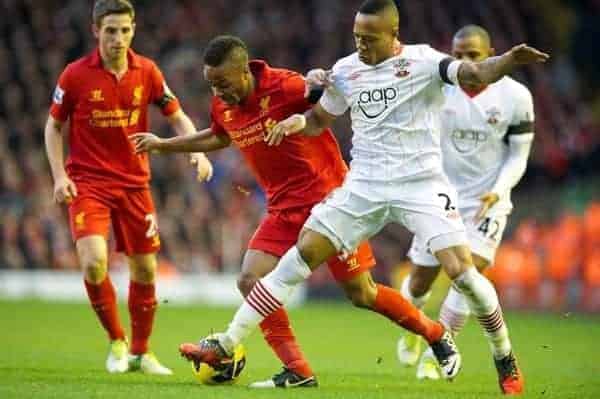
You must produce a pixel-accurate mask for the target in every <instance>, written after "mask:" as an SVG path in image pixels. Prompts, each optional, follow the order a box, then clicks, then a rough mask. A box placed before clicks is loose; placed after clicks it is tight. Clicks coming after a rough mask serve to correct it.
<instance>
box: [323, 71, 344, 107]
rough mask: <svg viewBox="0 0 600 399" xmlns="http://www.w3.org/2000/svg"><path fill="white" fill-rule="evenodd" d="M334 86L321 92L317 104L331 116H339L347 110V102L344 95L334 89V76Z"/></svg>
mask: <svg viewBox="0 0 600 399" xmlns="http://www.w3.org/2000/svg"><path fill="white" fill-rule="evenodd" d="M333 81H334V84H333V85H331V86H329V87H327V89H325V91H324V92H323V96H322V97H321V100H319V104H321V107H323V109H324V110H325V111H327V112H328V113H330V114H331V115H335V116H339V115H342V114H343V113H344V112H346V110H347V109H348V106H349V105H348V102H347V101H346V98H345V97H344V94H343V93H342V92H341V91H340V90H339V89H338V88H337V87H336V84H335V81H336V79H335V75H334V78H333Z"/></svg>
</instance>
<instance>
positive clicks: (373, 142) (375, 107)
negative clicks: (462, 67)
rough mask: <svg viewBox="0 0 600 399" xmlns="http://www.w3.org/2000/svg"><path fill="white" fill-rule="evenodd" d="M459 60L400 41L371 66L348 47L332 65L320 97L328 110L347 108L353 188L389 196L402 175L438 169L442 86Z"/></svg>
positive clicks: (451, 77) (412, 177) (399, 189)
mask: <svg viewBox="0 0 600 399" xmlns="http://www.w3.org/2000/svg"><path fill="white" fill-rule="evenodd" d="M459 64H460V61H452V59H451V58H449V56H448V55H447V54H444V53H441V52H439V51H436V50H434V49H433V48H431V47H430V46H428V45H405V46H404V47H403V48H402V50H401V52H400V53H399V54H398V55H396V56H394V57H392V58H389V59H387V60H385V61H383V62H381V63H380V64H377V65H367V64H364V63H363V62H362V61H360V59H359V58H358V54H357V53H354V54H352V55H350V56H348V57H345V58H342V59H341V60H339V61H338V62H337V63H336V64H335V65H334V66H333V70H332V81H333V85H332V86H330V87H329V88H328V89H327V90H325V93H324V95H323V97H322V98H321V100H320V104H321V106H322V107H323V109H325V111H327V112H329V113H330V114H333V115H341V114H343V113H344V112H345V111H346V110H347V109H348V108H349V109H350V117H351V120H352V130H353V137H352V145H353V148H352V150H351V155H352V162H351V164H350V172H349V174H348V176H347V180H346V183H347V184H349V185H350V188H351V189H352V190H353V191H355V192H358V193H359V194H361V195H363V196H365V197H367V198H371V199H374V200H387V199H390V198H393V197H394V195H396V196H397V193H398V192H402V183H403V182H408V181H411V180H415V179H421V178H423V177H428V176H431V175H432V174H434V173H435V174H437V173H441V171H442V159H441V148H440V125H439V113H440V110H441V107H442V104H443V102H444V96H443V93H442V87H443V86H444V83H456V79H457V77H456V75H457V71H458V66H459Z"/></svg>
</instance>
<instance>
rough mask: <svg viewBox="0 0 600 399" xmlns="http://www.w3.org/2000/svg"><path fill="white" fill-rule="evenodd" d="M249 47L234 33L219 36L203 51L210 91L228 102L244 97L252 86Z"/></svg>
mask: <svg viewBox="0 0 600 399" xmlns="http://www.w3.org/2000/svg"><path fill="white" fill-rule="evenodd" d="M248 59H249V55H248V47H247V46H246V44H245V43H244V42H243V41H242V39H240V38H239V37H236V36H228V35H225V36H218V37H216V38H214V39H213V40H211V41H210V43H208V46H207V47H206V50H205V51H204V78H205V79H206V81H207V82H208V84H209V85H210V87H211V90H212V92H213V95H215V96H216V97H219V98H220V99H222V100H223V101H224V102H226V103H227V104H231V105H236V104H239V103H241V102H242V101H244V99H245V98H246V97H248V95H249V94H250V92H252V90H254V77H253V76H252V73H251V71H250V65H249V64H248Z"/></svg>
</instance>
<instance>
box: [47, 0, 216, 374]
mask: <svg viewBox="0 0 600 399" xmlns="http://www.w3.org/2000/svg"><path fill="white" fill-rule="evenodd" d="M93 22H94V24H93V32H94V36H95V37H96V38H97V39H98V48H97V49H96V50H94V51H93V52H92V53H91V54H89V55H88V56H85V57H83V58H81V59H79V60H76V61H75V62H73V63H71V64H69V65H68V66H67V67H66V68H65V70H64V71H63V73H62V74H61V76H60V78H59V80H58V85H57V86H56V89H55V91H54V95H53V99H52V106H51V108H50V115H49V117H48V121H47V124H46V128H45V141H46V151H47V154H48V159H49V161H50V166H51V169H52V176H53V178H54V196H55V200H56V201H57V202H59V203H66V204H68V208H69V221H70V226H71V232H72V236H73V240H74V241H75V245H76V248H77V254H78V257H79V261H80V264H81V267H82V268H83V270H84V275H85V279H84V280H85V287H86V290H87V293H88V296H89V299H90V302H91V304H92V307H93V308H94V311H95V312H96V314H97V316H98V318H99V320H100V322H101V324H102V326H103V327H104V329H105V330H106V332H107V333H108V336H109V338H110V350H109V355H108V358H107V360H106V368H107V370H108V371H109V372H111V373H120V372H125V371H128V370H141V371H142V372H144V373H149V374H163V375H166V374H171V370H169V369H168V368H166V367H164V366H163V365H161V364H160V363H159V361H158V360H157V359H156V357H155V356H154V354H152V352H150V351H149V349H148V339H149V337H150V333H151V331H152V325H153V320H154V313H155V310H156V306H157V303H156V299H155V288H154V281H155V272H156V256H155V253H156V252H157V251H158V249H159V248H160V240H159V236H158V227H157V224H156V214H155V209H154V204H153V202H152V197H151V194H150V189H149V185H148V181H149V178H150V169H149V163H148V157H147V156H146V155H140V154H136V153H135V151H134V148H133V146H132V145H131V142H130V141H129V140H128V136H129V135H130V134H132V133H136V132H143V131H147V130H148V106H149V105H150V104H155V105H157V106H158V107H159V108H160V110H161V112H162V114H163V115H164V116H166V117H167V118H168V120H169V122H170V125H171V126H172V127H173V129H174V130H175V131H176V132H177V133H178V134H187V133H192V132H195V128H194V125H193V123H192V122H191V121H190V119H189V118H188V117H187V116H186V115H185V114H184V113H183V111H182V110H181V108H180V106H179V102H178V101H177V98H176V97H175V96H174V95H173V94H172V93H171V92H170V91H169V89H168V87H167V84H166V83H165V80H164V78H163V75H162V73H161V72H160V70H159V69H158V67H157V66H156V64H154V62H152V61H151V60H149V59H148V58H145V57H142V56H140V55H137V54H136V53H134V52H133V50H131V49H130V45H131V40H132V39H133V35H134V31H135V23H134V9H133V7H132V5H131V3H130V2H129V1H127V0H98V1H96V2H95V4H94V9H93ZM67 120H68V121H69V132H70V133H69V143H68V146H69V156H68V159H67V163H66V167H65V165H64V162H63V138H62V130H63V126H64V124H65V122H66V121H67ZM193 159H194V161H195V162H196V163H197V166H198V168H199V171H200V172H201V177H207V178H209V177H210V173H212V172H211V166H210V163H209V162H208V160H207V159H206V157H205V156H204V154H195V155H194V156H193ZM111 224H112V226H113V230H114V235H115V239H116V243H117V250H119V251H123V252H125V254H126V255H127V256H128V261H129V268H130V283H129V300H128V305H129V313H130V319H131V330H132V331H131V346H129V343H128V341H127V338H126V334H125V331H124V329H123V327H122V325H121V322H120V320H119V316H118V313H117V303H116V294H115V289H114V287H113V285H112V283H111V281H110V278H109V276H108V274H107V237H108V234H109V228H110V225H111Z"/></svg>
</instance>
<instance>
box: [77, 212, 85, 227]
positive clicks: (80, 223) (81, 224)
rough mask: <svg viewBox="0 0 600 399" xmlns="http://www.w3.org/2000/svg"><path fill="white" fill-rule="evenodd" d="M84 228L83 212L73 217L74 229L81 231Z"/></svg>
mask: <svg viewBox="0 0 600 399" xmlns="http://www.w3.org/2000/svg"><path fill="white" fill-rule="evenodd" d="M84 227H85V212H79V213H78V214H77V215H75V229H76V230H83V228H84Z"/></svg>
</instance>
